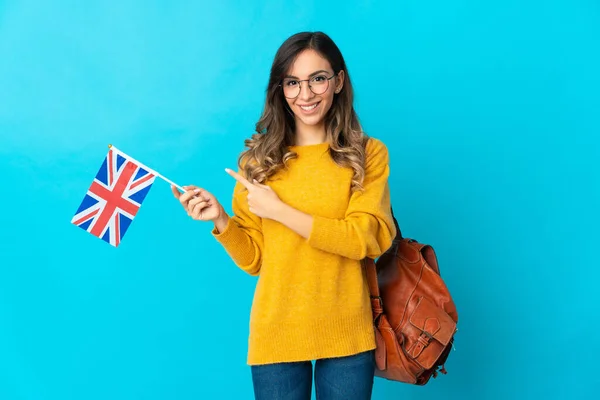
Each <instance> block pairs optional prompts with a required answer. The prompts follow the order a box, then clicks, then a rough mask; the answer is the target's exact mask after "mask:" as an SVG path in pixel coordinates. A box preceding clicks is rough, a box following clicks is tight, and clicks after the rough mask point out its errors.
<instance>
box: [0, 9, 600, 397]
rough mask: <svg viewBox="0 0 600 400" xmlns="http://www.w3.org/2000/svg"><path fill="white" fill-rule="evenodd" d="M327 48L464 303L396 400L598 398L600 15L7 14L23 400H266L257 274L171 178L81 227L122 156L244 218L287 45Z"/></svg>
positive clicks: (1, 277)
mask: <svg viewBox="0 0 600 400" xmlns="http://www.w3.org/2000/svg"><path fill="white" fill-rule="evenodd" d="M302 30H323V31H325V32H327V33H328V34H330V35H331V36H332V37H333V39H334V40H335V41H336V42H337V43H338V45H339V47H340V48H341V50H342V52H343V54H344V56H345V57H346V61H347V63H348V66H349V71H350V74H351V77H352V79H353V81H354V84H355V88H356V91H357V100H356V107H357V111H358V113H359V116H360V117H361V120H362V122H363V125H364V128H365V130H366V131H367V133H369V134H370V135H372V136H375V137H378V138H380V139H381V140H383V141H384V142H385V143H386V144H387V145H388V147H389V149H390V152H391V155H392V166H391V168H392V177H391V187H392V196H393V202H394V206H395V209H396V214H397V216H398V218H399V219H400V222H401V225H402V228H403V231H404V233H405V235H406V236H411V237H414V238H417V239H419V240H420V241H422V242H426V243H431V244H432V245H434V247H435V249H436V251H437V254H438V257H439V260H440V265H441V270H442V275H443V277H444V278H445V280H446V282H447V284H448V285H449V287H450V289H451V291H452V294H453V296H454V299H455V301H456V304H457V307H458V310H459V317H460V321H459V326H460V331H459V333H458V334H457V337H456V350H455V351H453V352H452V354H451V357H450V359H449V361H448V364H447V368H448V371H449V374H448V375H446V376H442V377H441V378H438V379H437V380H432V381H431V383H430V384H429V385H428V386H426V387H424V388H422V387H411V386H408V385H403V384H399V383H393V382H387V381H384V380H381V379H377V380H376V384H375V392H374V393H375V395H374V398H375V399H392V398H402V399H435V398H448V399H507V398H512V399H532V398H546V399H565V398H573V399H575V398H578V399H585V398H590V397H593V396H594V395H593V394H594V393H596V392H597V387H598V384H600V379H599V375H598V371H597V369H598V364H597V363H598V356H599V355H600V344H599V343H600V341H598V331H599V329H600V317H599V316H600V312H599V311H598V310H597V307H598V305H599V301H598V296H597V293H598V289H597V281H598V278H600V272H598V271H599V267H600V265H599V262H598V259H597V258H596V254H595V252H594V250H596V249H598V239H599V235H598V232H597V224H598V222H599V219H600V218H599V212H598V203H599V200H600V194H599V189H598V187H599V178H598V172H599V171H600V168H599V165H598V164H599V162H598V160H599V156H600V154H599V153H600V150H599V148H600V140H599V139H598V135H599V133H600V117H599V110H600V95H599V93H600V78H599V76H600V75H599V71H600V45H599V40H600V4H599V3H598V2H597V1H595V0H587V1H586V0H562V1H560V0H556V1H548V0H545V1H542V0H529V1H526V2H524V1H522V0H503V1H467V0H464V1H461V0H455V1H442V0H425V1H423V0H419V1H416V0H410V1H400V2H396V1H350V2H347V1H335V2H322V1H309V0H303V1H288V2H287V5H283V3H282V2H280V1H261V2H258V1H256V2H252V3H250V2H242V1H237V2H236V1H227V0H221V1H217V2H199V1H198V2H192V1H188V2H171V1H112V2H108V1H104V2H99V1H86V2H82V1H52V2H50V1H10V0H5V1H1V0H0V172H1V177H2V186H1V187H0V191H1V197H0V205H1V206H2V207H1V210H2V212H1V213H0V226H1V229H0V249H1V253H0V254H1V256H0V257H1V258H0V399H2V400H34V399H35V400H58V399H60V400H70V399H77V400H80V399H86V400H94V399H115V400H118V399H128V400H131V399H217V398H235V399H250V398H252V386H251V380H250V373H249V368H248V367H247V366H246V365H245V359H246V348H247V347H246V346H247V342H246V340H247V335H248V316H249V310H250V303H251V298H252V293H253V289H254V285H255V278H252V277H249V276H247V275H245V274H244V273H243V272H241V271H239V270H238V269H237V268H236V267H235V266H234V265H233V264H232V262H231V261H230V260H229V258H228V257H227V255H226V254H225V252H224V251H223V249H222V248H221V247H220V246H219V245H218V244H217V243H216V241H215V240H214V239H212V238H211V237H210V235H209V232H210V229H211V226H210V224H202V223H199V222H194V221H191V220H189V219H188V217H187V215H186V214H185V213H184V212H183V211H182V210H181V209H180V206H179V205H178V204H177V202H176V201H175V200H174V199H173V198H172V197H171V193H170V191H169V187H168V185H167V184H166V183H164V182H162V181H158V180H157V181H156V183H155V184H154V187H153V189H152V190H151V192H150V194H149V195H148V197H147V198H146V201H145V203H144V205H143V207H142V209H141V211H140V213H139V214H138V217H137V218H136V219H135V221H134V222H133V224H132V225H131V227H130V229H129V231H128V232H127V234H126V235H125V238H124V241H123V244H122V245H121V247H119V248H118V249H114V248H112V247H111V246H109V245H107V244H106V243H104V242H103V241H101V240H99V239H97V238H95V237H93V236H92V235H89V234H87V233H85V232H83V231H82V230H80V229H79V228H77V227H74V226H73V225H71V224H70V220H71V217H72V216H73V214H74V213H75V211H76V210H77V208H78V206H79V204H80V202H81V200H82V198H83V195H84V194H85V191H86V190H87V188H88V187H89V184H90V183H91V180H92V178H93V176H94V174H95V173H96V171H97V170H98V168H99V166H100V163H101V162H102V159H103V157H104V156H105V154H106V152H107V144H108V143H113V144H115V145H116V146H117V147H119V148H120V149H121V150H123V151H125V152H127V153H129V154H130V155H131V156H133V157H135V158H137V159H139V160H140V161H142V162H144V163H145V164H147V165H149V166H151V167H152V168H154V169H156V170H158V171H159V172H161V173H162V174H164V175H165V176H167V177H169V178H171V179H173V180H174V181H176V182H177V183H179V184H181V185H184V184H192V183H194V184H198V185H201V186H204V187H205V188H207V189H209V190H211V191H212V192H214V193H215V194H216V195H217V197H218V198H219V199H220V200H221V202H222V203H223V204H224V205H225V206H226V208H227V209H228V210H230V202H231V200H230V199H231V192H232V188H233V186H234V182H233V181H232V179H231V178H230V177H229V176H227V175H226V174H225V172H224V171H223V168H225V167H230V168H231V167H235V165H236V160H237V155H238V154H239V152H240V151H241V150H242V149H243V140H244V139H245V138H247V137H248V136H249V135H250V134H251V133H252V131H253V128H254V123H255V121H256V120H257V118H258V117H259V115H260V112H261V109H262V104H263V100H264V90H265V87H266V83H267V79H268V73H269V68H270V63H271V61H272V58H273V56H274V54H275V51H276V50H277V47H278V46H279V45H280V44H281V43H282V42H283V40H285V39H286V38H287V37H288V36H289V35H291V34H293V33H295V32H298V31H302Z"/></svg>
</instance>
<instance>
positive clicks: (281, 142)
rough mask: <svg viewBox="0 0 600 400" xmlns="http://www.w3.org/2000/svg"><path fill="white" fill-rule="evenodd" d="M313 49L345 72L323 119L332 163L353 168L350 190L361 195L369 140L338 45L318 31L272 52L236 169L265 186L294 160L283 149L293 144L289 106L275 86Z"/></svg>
mask: <svg viewBox="0 0 600 400" xmlns="http://www.w3.org/2000/svg"><path fill="white" fill-rule="evenodd" d="M308 49H311V50H314V51H316V52H317V53H319V54H320V55H321V56H322V57H324V58H325V59H327V60H328V61H329V64H330V65H331V67H332V68H333V71H334V73H335V74H336V75H337V74H339V72H340V71H344V73H345V80H344V85H343V87H342V90H341V91H340V93H338V94H336V95H334V98H333V103H332V105H331V108H330V109H329V111H328V112H327V114H326V115H325V129H326V133H327V141H328V142H329V152H330V155H331V157H332V159H333V160H334V162H335V163H336V164H338V165H340V166H342V167H348V168H352V170H353V171H354V174H353V176H352V187H351V189H352V191H353V192H354V191H357V190H362V189H363V186H362V183H363V180H364V176H365V167H364V164H365V146H366V142H367V140H368V137H367V135H365V133H364V132H363V130H362V127H361V125H360V122H359V120H358V116H357V114H356V112H355V111H354V92H353V90H352V83H351V81H350V74H349V73H348V69H347V68H346V62H345V61H344V57H343V56H342V53H341V52H340V50H339V48H338V47H337V45H336V44H335V43H334V42H333V40H332V39H331V38H330V37H329V36H327V35H326V34H325V33H323V32H301V33H297V34H295V35H293V36H291V37H290V38H288V39H287V40H286V41H285V42H284V43H283V44H282V45H281V47H280V48H279V49H278V50H277V53H276V55H275V59H274V60H273V64H272V66H271V74H270V77H269V84H268V86H267V93H266V100H265V106H264V109H263V112H262V115H261V117H260V119H259V120H258V122H257V123H256V133H254V134H253V135H252V137H251V138H250V139H247V140H246V141H245V145H246V147H247V149H246V150H245V151H244V152H242V154H241V155H240V157H239V160H238V164H239V167H240V169H241V170H242V171H243V172H244V174H245V175H246V177H247V178H248V179H249V180H250V181H252V180H253V179H256V180H257V181H258V182H261V183H264V182H266V181H267V180H268V178H269V177H271V176H273V175H274V174H275V173H276V172H277V171H279V170H280V169H282V168H285V167H286V166H287V163H288V161H290V160H292V159H294V158H296V157H297V154H296V153H294V152H292V151H290V150H289V149H288V146H291V145H293V144H294V137H295V127H296V124H295V120H294V113H293V111H292V110H291V109H290V107H289V106H288V104H287V102H286V100H285V98H284V96H283V90H282V87H281V86H280V84H281V83H282V81H283V78H284V76H285V75H286V74H287V73H288V72H289V70H290V68H291V66H292V64H293V63H294V61H295V59H296V57H297V56H298V55H299V54H300V53H301V52H303V51H304V50H308Z"/></svg>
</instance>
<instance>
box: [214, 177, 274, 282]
mask: <svg viewBox="0 0 600 400" xmlns="http://www.w3.org/2000/svg"><path fill="white" fill-rule="evenodd" d="M238 173H240V174H241V172H238ZM247 196H248V191H247V190H246V188H244V186H242V185H241V184H240V183H239V182H238V183H236V185H235V188H234V189H233V201H232V211H233V216H232V217H231V218H230V219H229V222H228V223H227V226H226V227H225V229H224V230H223V232H218V231H217V229H216V228H215V229H213V231H212V235H213V236H214V237H215V239H217V241H218V242H219V243H221V245H223V247H224V248H225V251H227V254H229V256H230V257H231V259H232V260H233V262H234V263H235V264H236V265H237V266H238V267H239V268H241V269H242V270H243V271H245V272H247V273H248V274H250V275H253V276H256V275H258V274H259V273H260V267H261V262H262V250H263V234H262V221H261V218H260V217H258V216H256V215H255V214H253V213H251V212H250V210H249V209H248V200H247Z"/></svg>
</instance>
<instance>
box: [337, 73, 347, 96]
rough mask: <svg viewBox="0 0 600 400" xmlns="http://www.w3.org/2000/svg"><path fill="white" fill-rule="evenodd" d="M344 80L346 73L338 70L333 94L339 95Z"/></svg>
mask: <svg viewBox="0 0 600 400" xmlns="http://www.w3.org/2000/svg"><path fill="white" fill-rule="evenodd" d="M345 79H346V73H345V72H344V70H343V69H342V70H340V72H338V74H337V76H336V77H335V92H336V93H339V92H341V91H342V88H343V87H344V80H345Z"/></svg>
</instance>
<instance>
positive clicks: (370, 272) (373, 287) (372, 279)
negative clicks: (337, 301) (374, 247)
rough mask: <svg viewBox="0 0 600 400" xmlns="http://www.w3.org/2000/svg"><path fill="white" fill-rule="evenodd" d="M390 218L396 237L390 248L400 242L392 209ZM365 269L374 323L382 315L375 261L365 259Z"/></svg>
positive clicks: (400, 233) (400, 234)
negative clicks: (394, 227) (392, 220)
mask: <svg viewBox="0 0 600 400" xmlns="http://www.w3.org/2000/svg"><path fill="white" fill-rule="evenodd" d="M391 212H392V218H393V219H394V225H395V226H396V237H395V238H394V240H393V242H392V248H394V247H397V246H398V243H399V242H400V240H402V232H400V226H399V225H398V221H397V220H396V217H394V209H393V208H392V209H391ZM364 265H365V269H366V272H367V283H368V285H369V292H370V293H371V307H372V308H373V319H374V320H375V323H377V320H378V318H379V316H380V315H381V314H382V313H383V301H382V299H381V294H380V293H379V282H378V281H377V266H376V265H375V260H373V259H372V258H367V259H365V260H364Z"/></svg>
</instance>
